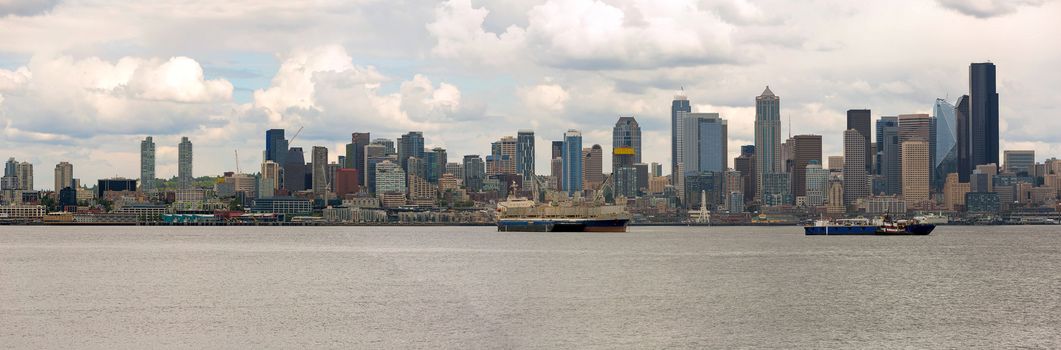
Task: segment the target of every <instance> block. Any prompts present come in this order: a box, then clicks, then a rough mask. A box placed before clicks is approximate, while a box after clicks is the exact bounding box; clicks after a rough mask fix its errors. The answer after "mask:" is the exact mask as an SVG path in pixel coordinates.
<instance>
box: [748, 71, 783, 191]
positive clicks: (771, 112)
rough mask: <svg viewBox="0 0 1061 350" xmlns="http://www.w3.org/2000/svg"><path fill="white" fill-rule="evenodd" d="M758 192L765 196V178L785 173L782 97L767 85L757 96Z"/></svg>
mask: <svg viewBox="0 0 1061 350" xmlns="http://www.w3.org/2000/svg"><path fill="white" fill-rule="evenodd" d="M755 171H756V176H758V177H759V178H758V179H757V180H756V192H757V193H758V194H759V195H760V196H763V195H764V192H763V186H764V184H763V178H764V177H766V176H767V174H780V173H783V171H782V167H781V97H779V96H777V95H775V94H774V92H773V91H770V87H769V86H767V87H766V90H763V94H762V95H759V96H757V97H756V98H755Z"/></svg>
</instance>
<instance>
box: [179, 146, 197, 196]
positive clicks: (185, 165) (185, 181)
mask: <svg viewBox="0 0 1061 350" xmlns="http://www.w3.org/2000/svg"><path fill="white" fill-rule="evenodd" d="M194 179H195V177H194V176H193V175H192V142H191V141H189V140H188V138H187V137H181V143H180V144H178V145H177V188H179V189H182V190H186V189H190V188H192V181H194Z"/></svg>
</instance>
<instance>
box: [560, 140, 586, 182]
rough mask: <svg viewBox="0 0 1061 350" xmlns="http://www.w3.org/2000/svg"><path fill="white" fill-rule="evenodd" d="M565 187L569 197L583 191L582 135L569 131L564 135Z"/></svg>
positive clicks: (562, 155)
mask: <svg viewBox="0 0 1061 350" xmlns="http://www.w3.org/2000/svg"><path fill="white" fill-rule="evenodd" d="M561 153H562V154H561V157H562V159H563V163H562V164H563V171H562V175H563V180H562V181H563V185H564V191H567V193H568V195H571V194H574V193H575V192H578V191H582V133H580V132H578V130H568V131H567V132H566V133H564V147H563V150H562V152H561Z"/></svg>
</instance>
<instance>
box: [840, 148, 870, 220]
mask: <svg viewBox="0 0 1061 350" xmlns="http://www.w3.org/2000/svg"><path fill="white" fill-rule="evenodd" d="M865 145H866V144H865V142H864V141H863V137H862V133H860V132H858V130H854V129H848V130H846V131H844V205H845V206H847V205H852V204H856V203H857V202H858V200H859V199H860V198H863V197H866V196H868V195H869V179H868V178H867V175H868V174H866V165H865V164H862V162H864V161H865V159H866V158H865V156H866V152H865V150H864V149H862V147H865Z"/></svg>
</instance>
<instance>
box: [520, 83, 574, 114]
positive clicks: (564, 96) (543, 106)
mask: <svg viewBox="0 0 1061 350" xmlns="http://www.w3.org/2000/svg"><path fill="white" fill-rule="evenodd" d="M517 93H518V94H519V97H520V99H521V100H522V101H523V105H524V106H526V107H527V108H529V109H532V110H541V111H546V112H560V111H563V110H564V104H565V103H567V100H568V99H569V98H570V94H568V93H567V91H564V88H563V87H562V86H560V85H557V84H538V85H535V86H532V87H524V88H520V89H519V91H518V92H517Z"/></svg>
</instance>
